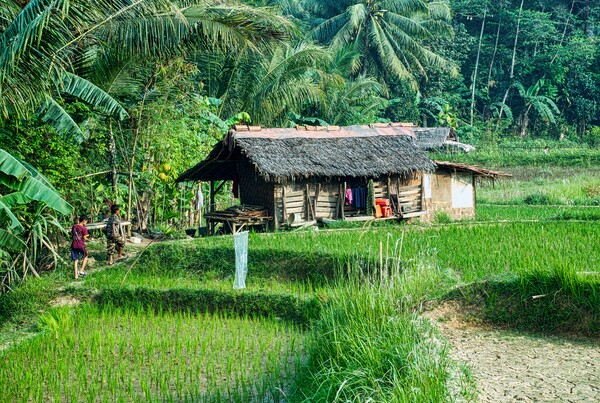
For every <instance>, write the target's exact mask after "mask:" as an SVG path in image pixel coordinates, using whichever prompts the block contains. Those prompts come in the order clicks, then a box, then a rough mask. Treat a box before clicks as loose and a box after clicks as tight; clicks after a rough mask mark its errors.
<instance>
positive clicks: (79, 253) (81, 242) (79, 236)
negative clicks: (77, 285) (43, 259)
mask: <svg viewBox="0 0 600 403" xmlns="http://www.w3.org/2000/svg"><path fill="white" fill-rule="evenodd" d="M88 220H89V219H88V217H87V216H86V215H82V216H81V217H79V221H78V223H77V224H75V225H73V228H71V237H72V242H71V258H72V259H73V269H74V270H75V278H79V276H85V265H86V264H87V258H88V255H87V249H86V248H85V242H86V241H87V239H88V236H89V233H88V229H87V228H86V227H85V226H86V225H87V223H88ZM80 259H83V260H82V261H81V271H79V270H78V265H79V260H80Z"/></svg>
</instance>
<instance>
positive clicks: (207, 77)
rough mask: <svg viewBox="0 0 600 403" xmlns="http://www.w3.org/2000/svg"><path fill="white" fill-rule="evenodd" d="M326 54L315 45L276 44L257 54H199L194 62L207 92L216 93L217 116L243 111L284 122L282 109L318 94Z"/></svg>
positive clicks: (267, 122)
mask: <svg viewBox="0 0 600 403" xmlns="http://www.w3.org/2000/svg"><path fill="white" fill-rule="evenodd" d="M329 58H330V53H329V52H328V51H327V50H326V49H324V48H322V47H319V46H315V45H310V44H306V43H299V44H296V45H294V46H291V45H282V46H278V47H275V48H272V49H270V50H265V51H264V52H262V53H257V52H253V51H251V49H245V50H243V51H240V52H238V53H237V54H233V55H223V54H221V55H219V54H208V53H199V54H197V55H196V58H195V61H196V63H197V64H198V68H199V71H200V79H201V81H202V82H203V84H204V86H205V89H206V90H207V91H208V94H209V96H210V97H213V98H219V99H220V100H221V101H222V102H221V104H220V109H219V116H220V117H221V118H222V119H227V118H229V117H231V116H233V115H235V114H236V113H238V112H246V113H248V114H249V115H250V117H251V118H252V120H253V122H255V123H257V124H261V125H264V126H276V125H286V124H288V123H289V120H288V113H289V112H297V111H299V110H301V109H302V107H303V105H304V104H305V103H306V102H309V101H312V102H317V101H318V100H321V99H323V89H322V85H321V84H322V80H323V78H324V76H325V75H326V72H325V71H324V69H323V68H324V67H325V66H326V65H327V64H328V63H329Z"/></svg>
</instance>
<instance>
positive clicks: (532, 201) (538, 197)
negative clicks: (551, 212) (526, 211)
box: [523, 193, 559, 206]
mask: <svg viewBox="0 0 600 403" xmlns="http://www.w3.org/2000/svg"><path fill="white" fill-rule="evenodd" d="M523 203H525V204H529V205H536V206H547V205H549V204H559V202H558V201H557V200H555V199H553V198H552V197H550V196H549V195H547V194H545V193H533V194H530V195H529V196H525V198H524V199H523Z"/></svg>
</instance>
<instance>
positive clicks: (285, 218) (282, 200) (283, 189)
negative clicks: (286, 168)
mask: <svg viewBox="0 0 600 403" xmlns="http://www.w3.org/2000/svg"><path fill="white" fill-rule="evenodd" d="M281 206H282V212H283V221H284V222H285V221H286V220H287V209H286V206H285V185H281Z"/></svg>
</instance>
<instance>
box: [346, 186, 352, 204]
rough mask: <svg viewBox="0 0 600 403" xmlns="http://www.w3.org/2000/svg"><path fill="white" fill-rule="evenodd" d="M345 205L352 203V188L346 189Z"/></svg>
mask: <svg viewBox="0 0 600 403" xmlns="http://www.w3.org/2000/svg"><path fill="white" fill-rule="evenodd" d="M345 204H346V206H349V205H351V204H352V189H350V188H347V189H346V202H345Z"/></svg>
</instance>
